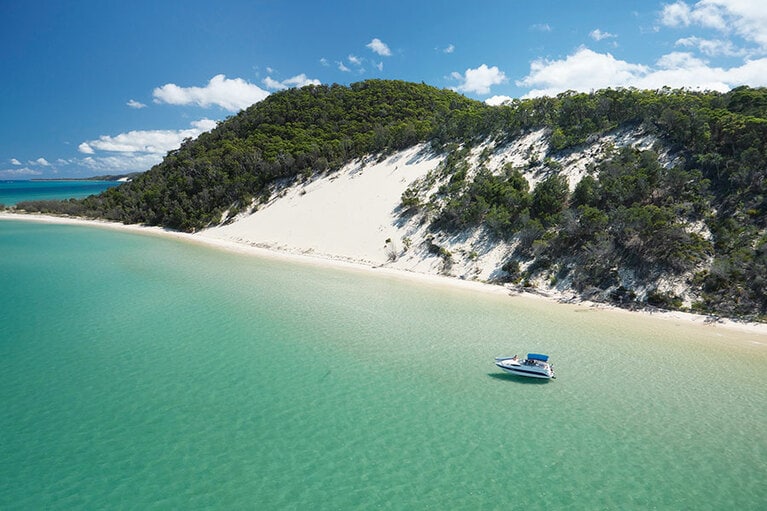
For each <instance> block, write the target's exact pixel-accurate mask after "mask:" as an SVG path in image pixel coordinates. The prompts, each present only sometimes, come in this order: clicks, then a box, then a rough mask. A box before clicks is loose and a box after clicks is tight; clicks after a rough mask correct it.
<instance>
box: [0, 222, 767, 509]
mask: <svg viewBox="0 0 767 511" xmlns="http://www.w3.org/2000/svg"><path fill="white" fill-rule="evenodd" d="M0 253H2V254H3V255H2V261H3V264H2V265H0V285H1V286H2V289H3V292H2V294H1V295H0V406H2V409H3V410H4V412H3V414H0V433H1V434H0V438H2V441H1V442H0V478H2V480H3V481H4V484H3V485H0V508H2V509H103V508H136V509H148V508H156V509H178V508H187V509H189V508H222V509H233V508H249V509H253V508H258V509H306V508H309V509H360V508H363V509H499V508H505V507H509V506H512V507H513V503H514V502H515V501H516V499H519V501H520V502H524V508H525V509H533V510H534V509H631V508H634V509H763V505H764V502H765V501H767V488H766V487H765V485H764V481H765V476H766V475H767V406H765V403H767V385H765V382H764V380H763V377H764V375H765V374H767V349H766V347H767V339H765V336H763V335H760V334H754V333H745V332H737V331H732V330H725V329H723V328H720V327H713V326H700V325H690V324H688V323H686V322H683V321H675V320H662V319H658V318H655V317H650V316H641V315H632V314H627V313H623V312H612V311H601V310H595V309H592V308H588V307H585V306H572V305H560V304H553V303H550V302H547V301H543V300H534V299H527V298H523V297H508V296H500V295H495V294H488V293H480V292H474V291H469V290H463V289H455V288H452V287H443V286H436V285H428V284H422V283H417V282H409V281H406V280H403V279H400V278H397V277H393V276H387V275H376V274H371V273H369V272H359V271H352V270H342V269H329V268H318V267H314V266H310V265H302V264H295V263H289V262H278V261H272V260H265V259H259V258H255V257H247V256H242V255H238V254H232V253H226V252H222V251H218V250H214V249H208V248H205V247H199V246H195V245H192V244H188V243H182V242H178V241H175V240H170V239H165V238H160V237H155V236H142V235H136V234H131V233H124V232H115V231H110V230H104V229H98V228H86V227H80V226H62V225H45V224H35V223H29V222H16V221H0ZM527 351H534V352H542V353H548V354H549V355H551V357H552V361H553V363H554V364H555V366H556V370H557V376H558V378H557V379H556V380H554V381H550V382H543V383H541V382H539V381H537V380H535V381H530V380H525V379H520V378H518V377H514V376H510V375H505V374H504V373H501V372H500V371H499V370H497V368H495V366H494V365H493V359H494V357H495V356H497V355H513V354H515V353H517V354H520V355H522V354H524V353H525V352H527Z"/></svg>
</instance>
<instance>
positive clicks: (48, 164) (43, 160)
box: [29, 158, 51, 167]
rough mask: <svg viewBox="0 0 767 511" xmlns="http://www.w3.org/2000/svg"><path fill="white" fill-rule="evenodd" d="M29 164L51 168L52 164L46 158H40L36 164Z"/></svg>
mask: <svg viewBox="0 0 767 511" xmlns="http://www.w3.org/2000/svg"><path fill="white" fill-rule="evenodd" d="M29 163H31V164H34V165H40V166H42V167H50V166H51V164H50V163H48V160H46V159H45V158H38V159H36V160H35V161H34V162H29Z"/></svg>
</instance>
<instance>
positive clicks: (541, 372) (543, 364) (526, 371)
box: [495, 353, 556, 380]
mask: <svg viewBox="0 0 767 511" xmlns="http://www.w3.org/2000/svg"><path fill="white" fill-rule="evenodd" d="M495 365H497V366H498V367H500V368H501V369H503V370H504V371H506V372H507V373H511V374H516V375H517V376H527V377H529V378H544V379H546V380H550V379H552V378H556V376H554V366H553V365H551V364H549V356H548V355H541V354H540V353H528V354H527V358H525V359H523V360H520V359H519V357H517V356H516V355H514V356H513V357H496V358H495Z"/></svg>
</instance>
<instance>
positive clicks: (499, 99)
mask: <svg viewBox="0 0 767 511" xmlns="http://www.w3.org/2000/svg"><path fill="white" fill-rule="evenodd" d="M512 99H513V98H512V97H510V96H491V97H489V98H487V99H486V100H485V103H486V104H488V105H490V106H498V105H503V104H504V103H508V102H509V101H512Z"/></svg>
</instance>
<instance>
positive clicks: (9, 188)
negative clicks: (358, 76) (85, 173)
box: [0, 181, 120, 206]
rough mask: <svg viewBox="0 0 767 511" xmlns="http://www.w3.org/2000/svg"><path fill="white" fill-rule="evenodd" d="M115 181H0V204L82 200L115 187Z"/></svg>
mask: <svg viewBox="0 0 767 511" xmlns="http://www.w3.org/2000/svg"><path fill="white" fill-rule="evenodd" d="M119 184H120V183H119V182H117V181H0V204H3V205H5V206H15V205H16V204H17V203H19V202H21V201H26V200H61V199H82V198H85V197H87V196H89V195H94V194H98V193H101V192H103V191H104V190H106V189H107V188H111V187H113V186H117V185H119Z"/></svg>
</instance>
